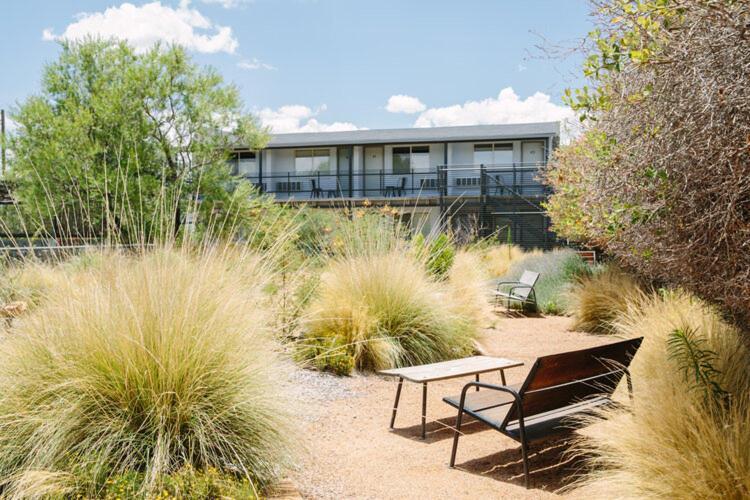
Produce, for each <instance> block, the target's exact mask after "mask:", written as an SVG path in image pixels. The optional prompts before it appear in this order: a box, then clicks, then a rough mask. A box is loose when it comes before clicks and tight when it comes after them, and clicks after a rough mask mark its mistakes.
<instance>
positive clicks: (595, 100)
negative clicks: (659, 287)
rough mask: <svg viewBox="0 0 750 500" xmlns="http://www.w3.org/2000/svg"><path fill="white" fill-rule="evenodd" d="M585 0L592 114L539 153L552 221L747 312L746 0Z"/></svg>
mask: <svg viewBox="0 0 750 500" xmlns="http://www.w3.org/2000/svg"><path fill="white" fill-rule="evenodd" d="M593 3H594V5H595V7H596V13H597V14H598V16H599V22H598V23H597V24H598V26H597V28H599V29H598V30H597V31H594V32H593V33H594V37H595V40H593V41H592V42H593V43H592V44H591V51H590V52H589V54H587V56H589V57H587V59H586V60H587V66H588V67H587V69H586V72H587V76H589V77H591V78H592V80H593V82H592V84H593V85H589V86H588V89H583V90H582V91H580V92H578V93H577V94H576V95H577V98H576V99H574V101H575V102H574V103H573V105H574V107H577V108H579V109H580V110H582V111H583V112H585V113H586V114H588V115H591V116H593V117H594V118H595V121H594V128H593V129H592V130H591V131H590V132H589V133H588V134H587V135H586V136H585V137H584V138H583V139H582V141H581V142H580V143H577V144H573V145H571V146H570V147H567V148H560V149H559V150H558V151H557V153H556V155H555V158H554V159H553V161H552V162H551V168H550V171H549V172H548V175H547V181H548V182H549V183H550V184H551V185H552V186H553V187H554V188H555V194H554V195H553V197H552V199H551V201H550V206H549V209H550V212H551V215H552V219H553V222H554V229H555V231H556V232H557V233H558V234H562V236H564V237H570V238H576V239H585V240H589V241H593V242H594V243H595V244H599V245H601V246H603V247H604V249H605V250H607V251H608V252H610V253H613V254H615V255H617V256H618V257H619V258H620V259H621V260H622V261H623V262H624V263H625V264H626V265H627V266H629V267H630V268H632V269H634V270H636V271H638V272H639V273H642V274H643V275H645V276H647V277H648V278H649V279H655V280H658V281H661V282H664V283H667V284H671V285H677V286H681V287H684V288H686V289H688V290H690V291H691V292H693V293H695V294H697V295H698V296H700V297H702V298H704V299H705V300H708V301H711V302H716V303H719V304H721V305H722V306H724V307H725V308H726V309H727V310H729V311H731V312H732V313H733V314H734V315H735V316H736V318H737V319H738V320H740V321H743V320H744V323H745V324H746V325H748V324H750V251H748V241H750V205H749V203H748V200H750V85H748V84H747V81H748V75H749V74H750V36H748V24H749V23H750V2H749V1H748V0H739V1H731V2H730V1H706V0H670V1H661V0H644V1H640V2H637V6H636V5H635V3H634V2H628V1H621V0H595V1H594V2H593ZM592 89H594V90H592ZM578 221H582V223H580V224H579V223H578Z"/></svg>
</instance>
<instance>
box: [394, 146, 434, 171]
mask: <svg viewBox="0 0 750 500" xmlns="http://www.w3.org/2000/svg"><path fill="white" fill-rule="evenodd" d="M412 170H413V171H414V172H428V171H429V170H430V146H399V147H394V148H393V173H394V174H409V173H411V172H412Z"/></svg>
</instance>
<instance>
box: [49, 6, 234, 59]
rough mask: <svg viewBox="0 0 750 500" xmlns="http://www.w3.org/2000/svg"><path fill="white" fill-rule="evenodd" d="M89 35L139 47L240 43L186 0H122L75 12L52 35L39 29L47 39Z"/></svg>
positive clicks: (213, 47)
mask: <svg viewBox="0 0 750 500" xmlns="http://www.w3.org/2000/svg"><path fill="white" fill-rule="evenodd" d="M88 36H94V37H101V38H117V39H120V40H127V41H128V42H129V43H130V44H131V45H133V47H135V49H136V50H138V51H144V50H147V49H148V48H150V47H151V46H153V45H154V44H155V43H157V42H165V43H175V44H179V45H182V46H184V47H186V48H187V49H189V50H194V51H196V52H204V53H215V52H228V53H234V51H235V50H236V49H237V46H238V45H239V44H238V42H237V39H236V38H235V37H234V35H233V33H232V28H229V27H227V26H219V25H215V24H214V23H212V22H211V21H210V20H209V19H207V18H206V17H205V16H203V15H202V14H201V13H200V12H198V11H197V10H196V9H191V8H190V1H189V0H182V1H181V2H180V5H179V6H178V7H177V8H172V7H169V6H166V5H162V4H161V2H159V1H156V2H151V3H146V4H144V5H142V6H140V7H136V6H135V5H133V4H131V3H127V2H125V3H123V4H121V5H120V6H119V7H109V8H107V9H106V10H105V11H104V12H84V13H81V14H78V15H77V16H76V21H75V22H73V23H71V24H69V25H68V26H67V27H66V28H65V31H64V32H63V33H62V34H61V35H55V33H54V32H53V31H52V30H51V29H49V28H48V29H45V30H44V31H43V32H42V39H43V40H46V41H51V40H80V39H82V38H85V37H88Z"/></svg>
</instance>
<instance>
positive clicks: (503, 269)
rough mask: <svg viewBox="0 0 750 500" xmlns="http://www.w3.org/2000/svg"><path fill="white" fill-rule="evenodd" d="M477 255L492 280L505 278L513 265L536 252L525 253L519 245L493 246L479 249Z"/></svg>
mask: <svg viewBox="0 0 750 500" xmlns="http://www.w3.org/2000/svg"><path fill="white" fill-rule="evenodd" d="M477 253H478V254H479V255H480V257H481V259H482V264H483V265H484V267H485V269H486V270H487V274H488V275H489V277H491V278H499V277H501V276H505V275H506V274H507V273H508V270H509V269H510V266H511V264H513V263H514V262H516V261H518V260H521V259H523V258H524V257H526V256H527V255H529V254H532V253H536V252H528V253H527V252H524V251H523V249H522V248H521V247H519V246H518V245H491V246H488V247H485V248H480V249H478V251H477Z"/></svg>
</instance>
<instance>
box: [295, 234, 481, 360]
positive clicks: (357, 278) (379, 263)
mask: <svg viewBox="0 0 750 500" xmlns="http://www.w3.org/2000/svg"><path fill="white" fill-rule="evenodd" d="M459 309H460V308H459V307H458V306H457V304H455V303H452V302H451V301H450V300H449V292H448V285H446V284H444V283H440V282H437V281H436V280H434V279H432V278H430V276H428V274H427V273H426V271H425V267H424V263H423V262H421V261H420V260H418V259H416V258H415V257H414V254H413V253H412V252H409V251H404V250H399V249H395V250H391V251H388V252H372V253H364V254H360V255H351V256H348V257H344V258H339V259H335V260H333V261H332V262H331V263H330V265H329V267H328V268H327V269H326V271H325V272H324V273H323V275H322V277H321V282H320V286H319V289H318V293H317V296H316V297H315V298H314V299H313V300H312V302H311V305H310V309H309V311H308V317H309V322H308V327H307V337H306V342H313V343H319V342H322V341H324V340H325V341H330V342H331V343H332V344H333V345H334V346H337V347H338V348H340V349H342V350H344V351H345V352H346V353H347V354H348V355H350V356H351V357H352V358H353V360H354V366H355V367H356V368H357V369H359V370H365V371H369V370H379V369H385V368H392V367H396V366H408V365H413V364H421V363H432V362H435V361H440V360H445V359H452V358H457V357H463V356H466V355H467V354H470V353H471V352H472V351H473V349H474V340H475V338H476V337H477V336H478V335H479V330H478V328H477V323H476V322H475V320H474V318H472V316H471V314H470V313H466V312H462V311H460V310H459Z"/></svg>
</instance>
